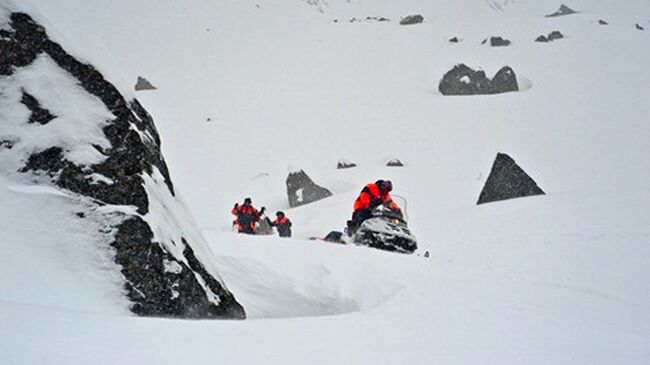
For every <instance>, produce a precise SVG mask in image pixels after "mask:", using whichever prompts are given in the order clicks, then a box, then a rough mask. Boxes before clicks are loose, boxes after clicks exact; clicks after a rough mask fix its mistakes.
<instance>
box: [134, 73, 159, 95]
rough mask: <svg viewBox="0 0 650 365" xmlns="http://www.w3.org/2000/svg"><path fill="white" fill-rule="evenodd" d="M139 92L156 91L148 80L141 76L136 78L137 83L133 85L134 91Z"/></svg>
mask: <svg viewBox="0 0 650 365" xmlns="http://www.w3.org/2000/svg"><path fill="white" fill-rule="evenodd" d="M140 90H156V87H155V86H153V85H152V84H151V83H150V82H149V80H147V79H145V78H144V77H142V76H138V81H137V82H136V83H135V91H140Z"/></svg>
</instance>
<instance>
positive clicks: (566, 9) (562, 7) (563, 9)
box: [546, 4, 577, 18]
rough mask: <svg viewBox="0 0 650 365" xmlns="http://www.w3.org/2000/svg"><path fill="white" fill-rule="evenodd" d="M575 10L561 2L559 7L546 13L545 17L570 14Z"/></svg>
mask: <svg viewBox="0 0 650 365" xmlns="http://www.w3.org/2000/svg"><path fill="white" fill-rule="evenodd" d="M576 13H577V11H575V10H573V9H571V8H570V7H568V6H566V5H564V4H562V5H560V8H559V9H558V10H557V11H556V12H555V13H553V14H548V15H546V17H547V18H552V17H556V16H563V15H570V14H576Z"/></svg>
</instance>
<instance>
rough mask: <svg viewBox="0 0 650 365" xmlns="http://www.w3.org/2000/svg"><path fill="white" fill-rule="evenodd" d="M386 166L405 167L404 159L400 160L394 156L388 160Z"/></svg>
mask: <svg viewBox="0 0 650 365" xmlns="http://www.w3.org/2000/svg"><path fill="white" fill-rule="evenodd" d="M386 166H388V167H404V164H403V163H402V161H400V160H399V159H397V158H392V159H390V160H388V161H387V162H386Z"/></svg>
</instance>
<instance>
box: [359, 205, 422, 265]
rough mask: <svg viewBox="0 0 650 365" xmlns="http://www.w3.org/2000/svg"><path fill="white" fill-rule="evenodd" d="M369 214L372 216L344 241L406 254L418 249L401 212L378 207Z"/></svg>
mask: <svg viewBox="0 0 650 365" xmlns="http://www.w3.org/2000/svg"><path fill="white" fill-rule="evenodd" d="M371 213H372V216H371V217H370V218H368V219H366V220H365V221H363V222H362V223H361V225H360V226H359V228H357V230H356V231H355V232H353V233H352V235H351V237H349V238H347V240H346V241H348V242H350V243H354V244H356V245H362V246H368V247H373V248H378V249H380V250H386V251H392V252H399V253H407V254H410V253H413V252H414V251H415V250H416V249H417V248H418V245H417V241H416V239H415V236H414V235H413V233H411V230H410V229H409V228H408V226H407V224H406V219H405V217H404V215H403V214H402V212H401V211H399V210H394V209H391V208H390V207H388V206H385V205H380V206H378V207H376V208H375V209H373V210H372V212H371Z"/></svg>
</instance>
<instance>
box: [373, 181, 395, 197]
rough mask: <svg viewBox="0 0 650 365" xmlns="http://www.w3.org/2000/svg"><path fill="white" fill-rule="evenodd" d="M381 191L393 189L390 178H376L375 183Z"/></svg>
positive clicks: (386, 191) (385, 191)
mask: <svg viewBox="0 0 650 365" xmlns="http://www.w3.org/2000/svg"><path fill="white" fill-rule="evenodd" d="M375 184H377V187H378V188H379V191H380V192H381V193H384V194H386V193H389V192H391V191H392V190H393V183H392V182H390V180H377V182H376V183H375Z"/></svg>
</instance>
